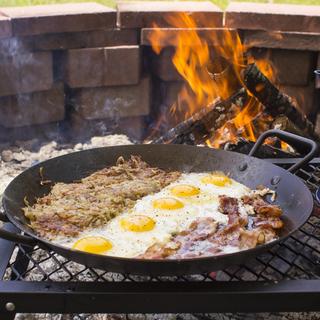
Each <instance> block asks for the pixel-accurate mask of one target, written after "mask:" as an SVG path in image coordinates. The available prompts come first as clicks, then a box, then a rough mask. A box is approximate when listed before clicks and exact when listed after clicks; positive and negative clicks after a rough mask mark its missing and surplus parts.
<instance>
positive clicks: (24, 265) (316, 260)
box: [0, 159, 320, 319]
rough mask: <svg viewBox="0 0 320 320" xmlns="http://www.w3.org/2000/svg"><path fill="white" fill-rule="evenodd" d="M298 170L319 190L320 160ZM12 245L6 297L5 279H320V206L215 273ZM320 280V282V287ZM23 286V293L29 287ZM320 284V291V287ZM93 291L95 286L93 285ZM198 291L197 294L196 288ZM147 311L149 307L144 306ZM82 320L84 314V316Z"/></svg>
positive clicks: (164, 280) (34, 280)
mask: <svg viewBox="0 0 320 320" xmlns="http://www.w3.org/2000/svg"><path fill="white" fill-rule="evenodd" d="M277 162H279V161H277ZM281 165H282V166H283V167H287V166H288V164H287V163H286V160H285V159H283V162H282V164H281ZM297 174H298V176H299V177H300V178H302V179H303V180H304V181H305V182H306V184H307V185H308V187H309V188H310V190H311V191H312V193H313V195H314V194H315V191H316V190H317V188H318V187H319V186H320V161H319V162H318V163H313V164H309V165H308V166H306V167H305V168H304V169H302V170H300V171H299V172H298V173H297ZM12 248H13V252H12V255H11V259H10V261H9V262H8V261H6V262H5V261H2V263H8V264H7V267H6V272H5V274H4V277H3V281H0V298H1V283H2V284H3V283H9V282H10V283H12V280H14V282H15V283H16V282H19V283H21V284H22V283H27V282H30V281H32V282H41V283H48V284H49V285H47V287H46V286H45V287H43V288H46V289H47V290H48V292H50V290H51V288H52V287H51V284H55V283H57V285H58V283H59V282H70V283H79V282H81V283H82V282H86V283H88V282H91V283H96V282H99V283H101V282H104V283H113V284H114V285H116V284H117V283H128V282H130V283H137V284H138V283H140V284H141V283H151V282H152V283H154V282H157V283H160V282H161V283H164V282H165V283H169V282H171V283H175V284H178V283H181V282H183V283H190V282H192V283H204V282H206V283H208V282H213V281H214V282H215V283H216V284H217V283H221V284H223V283H226V282H230V281H233V282H234V281H235V282H239V281H241V282H245V283H248V282H257V281H258V282H264V283H265V282H273V283H274V282H281V280H296V279H300V280H318V279H320V208H319V207H318V204H317V203H316V204H315V210H314V213H313V215H312V216H311V218H310V219H309V220H308V222H307V223H306V224H305V225H304V226H303V227H302V228H300V230H298V231H297V232H296V233H294V234H293V235H292V236H291V237H289V238H288V239H286V240H285V241H283V242H282V243H280V244H278V245H276V246H275V247H273V248H272V249H271V250H269V251H268V252H266V253H265V254H262V255H260V256H258V257H255V258H252V259H250V260H248V261H247V262H246V263H245V264H244V265H241V266H232V267H230V268H228V269H226V270H223V271H218V272H212V273H210V274H201V275H191V276H178V277H144V276H134V275H130V274H117V273H110V272H106V271H101V270H97V269H92V268H88V267H86V266H83V265H79V264H77V263H74V262H71V261H69V260H67V259H65V258H63V257H61V256H60V255H58V254H56V253H53V252H48V251H45V250H42V249H40V248H38V247H36V248H32V249H31V248H27V247H23V246H21V245H16V246H15V247H12ZM0 267H1V262H0ZM16 280H18V281H16ZM289 282H290V281H289ZM309 282H310V281H309ZM319 284H320V282H319V283H318V286H319ZM19 288H20V290H22V293H23V290H24V289H23V288H24V287H19ZM114 288H116V287H114ZM137 288H138V287H137ZM199 288H200V287H199ZM318 288H319V289H318V290H319V294H320V287H318ZM72 290H73V289H72ZM72 290H71V291H72ZM83 290H86V289H83ZM90 290H92V286H91V287H90ZM194 290H195V293H196V289H194ZM292 290H294V289H292ZM292 292H293V291H292ZM0 300H1V299H0ZM79 312H82V311H79ZM141 312H144V311H143V310H141ZM0 313H1V308H0ZM79 319H82V318H81V317H80V316H79Z"/></svg>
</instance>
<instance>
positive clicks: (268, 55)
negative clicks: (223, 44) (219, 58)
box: [249, 48, 316, 86]
mask: <svg viewBox="0 0 320 320" xmlns="http://www.w3.org/2000/svg"><path fill="white" fill-rule="evenodd" d="M249 52H250V54H251V55H252V56H253V57H254V58H255V59H257V60H261V59H266V60H267V61H270V63H271V64H272V67H273V70H274V71H275V76H276V80H277V83H278V84H280V85H287V86H307V85H308V84H309V81H310V79H311V78H312V77H313V70H314V68H315V65H314V64H315V59H316V57H315V53H314V52H311V51H299V50H284V49H279V50H277V49H266V48H251V49H250V51H249Z"/></svg>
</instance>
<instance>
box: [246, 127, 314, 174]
mask: <svg viewBox="0 0 320 320" xmlns="http://www.w3.org/2000/svg"><path fill="white" fill-rule="evenodd" d="M269 137H277V138H280V139H281V140H283V141H284V142H287V143H288V144H291V145H292V146H295V145H297V144H298V143H300V144H303V145H305V146H309V147H310V151H309V153H308V154H307V155H306V156H305V157H304V158H302V159H301V160H300V161H298V162H297V163H295V164H294V165H292V166H291V167H290V168H289V169H288V171H289V172H292V173H294V172H296V171H297V170H299V169H300V168H301V167H303V166H304V165H305V164H306V163H308V162H309V161H310V160H312V159H313V158H314V157H315V156H316V155H317V154H318V145H317V143H316V142H315V141H313V140H311V139H307V138H304V137H300V136H298V135H296V134H293V133H290V132H286V131H282V130H276V129H274V130H268V131H266V132H264V133H263V134H261V136H260V137H259V138H258V140H257V141H256V143H255V144H254V146H253V148H252V149H251V151H250V152H249V156H253V155H254V154H255V153H256V151H257V150H258V149H259V148H260V146H261V145H262V144H263V142H264V141H265V140H266V139H267V138H269Z"/></svg>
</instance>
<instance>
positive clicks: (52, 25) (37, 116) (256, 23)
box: [0, 1, 320, 140]
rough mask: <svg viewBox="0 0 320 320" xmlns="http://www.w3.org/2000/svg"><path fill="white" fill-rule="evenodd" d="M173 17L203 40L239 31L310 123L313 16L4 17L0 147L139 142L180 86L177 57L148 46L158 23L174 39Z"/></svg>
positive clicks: (171, 8)
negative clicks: (70, 140)
mask: <svg viewBox="0 0 320 320" xmlns="http://www.w3.org/2000/svg"><path fill="white" fill-rule="evenodd" d="M172 12H187V13H188V14H190V15H191V16H192V17H193V18H194V19H195V21H196V22H197V25H198V26H199V27H201V28H206V29H205V30H204V31H203V32H212V31H213V30H217V28H221V27H228V28H231V29H237V30H238V31H239V32H240V35H241V37H242V39H243V41H244V43H245V44H248V45H250V46H252V47H254V48H253V49H252V52H253V54H257V55H259V56H267V57H268V58H270V59H271V60H272V62H273V64H274V65H275V67H276V68H277V70H278V79H279V85H280V87H281V88H282V89H283V90H284V91H285V92H287V93H288V94H290V95H292V96H294V97H295V98H296V99H297V101H298V102H299V103H300V105H301V108H302V110H303V112H305V113H306V114H307V115H308V116H310V118H311V119H312V120H314V119H315V117H316V114H317V106H318V103H319V100H317V99H318V95H319V88H320V82H319V81H316V79H315V77H314V75H313V70H314V69H316V68H317V67H318V68H320V54H319V52H320V10H319V7H312V6H310V7H305V6H294V5H273V4H272V5H271V4H253V3H252V4H246V3H232V4H231V5H230V6H229V7H228V8H227V10H226V12H225V13H224V12H222V11H221V10H220V9H219V8H217V7H216V6H214V5H213V4H212V3H211V2H189V1H188V2H163V1H161V2H160V1H159V2H137V3H132V2H130V3H119V4H118V7H117V8H116V9H112V8H108V7H106V6H103V5H100V4H96V3H80V4H61V5H48V6H35V7H25V8H2V9H1V8H0V75H1V77H0V140H6V139H16V138H19V139H20V138H24V137H27V136H28V135H29V134H31V135H32V134H46V133H48V132H49V131H50V130H51V131H50V132H52V130H53V131H55V130H56V132H57V134H58V133H59V132H61V131H62V130H64V132H68V134H70V136H71V137H72V136H75V135H76V136H80V135H81V136H83V137H84V138H86V137H88V136H90V135H92V134H97V133H98V134H99V133H101V131H105V132H108V131H109V130H114V129H117V128H121V130H122V131H124V132H126V133H129V134H130V135H132V136H133V137H134V138H137V139H140V138H141V137H142V136H143V134H144V132H145V128H146V127H147V126H148V124H149V123H150V119H152V118H155V117H156V116H157V114H158V113H159V110H160V108H163V107H165V108H167V107H170V105H171V104H172V102H173V101H174V100H175V99H176V95H177V92H178V91H179V89H180V87H181V85H182V79H181V77H180V75H179V74H178V73H177V72H176V70H175V69H174V67H173V65H172V62H171V57H172V54H173V52H174V48H172V47H171V46H170V45H168V46H167V47H166V49H165V50H163V51H162V53H161V55H159V56H157V55H155V54H154V53H153V52H152V50H151V48H150V44H149V42H148V32H150V29H149V28H152V27H153V26H154V23H156V24H157V26H159V27H161V28H167V31H168V32H175V30H173V29H170V26H169V25H168V23H167V22H166V19H165V18H166V16H167V15H168V14H171V13H172ZM66 128H67V131H65V130H66ZM30 129H31V130H30Z"/></svg>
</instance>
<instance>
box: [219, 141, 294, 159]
mask: <svg viewBox="0 0 320 320" xmlns="http://www.w3.org/2000/svg"><path fill="white" fill-rule="evenodd" d="M253 145H254V142H252V141H248V140H246V139H244V138H242V137H241V138H239V140H238V141H237V142H236V143H227V144H226V145H225V146H224V149H225V150H228V151H235V152H239V153H243V154H248V153H249V152H250V150H251V149H252V147H253ZM255 156H256V157H258V158H261V159H264V158H292V157H296V156H297V155H296V154H295V153H289V152H286V151H284V150H281V149H280V148H276V147H274V146H272V145H268V144H264V145H262V146H261V147H260V148H259V150H258V152H257V154H256V155H255Z"/></svg>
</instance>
